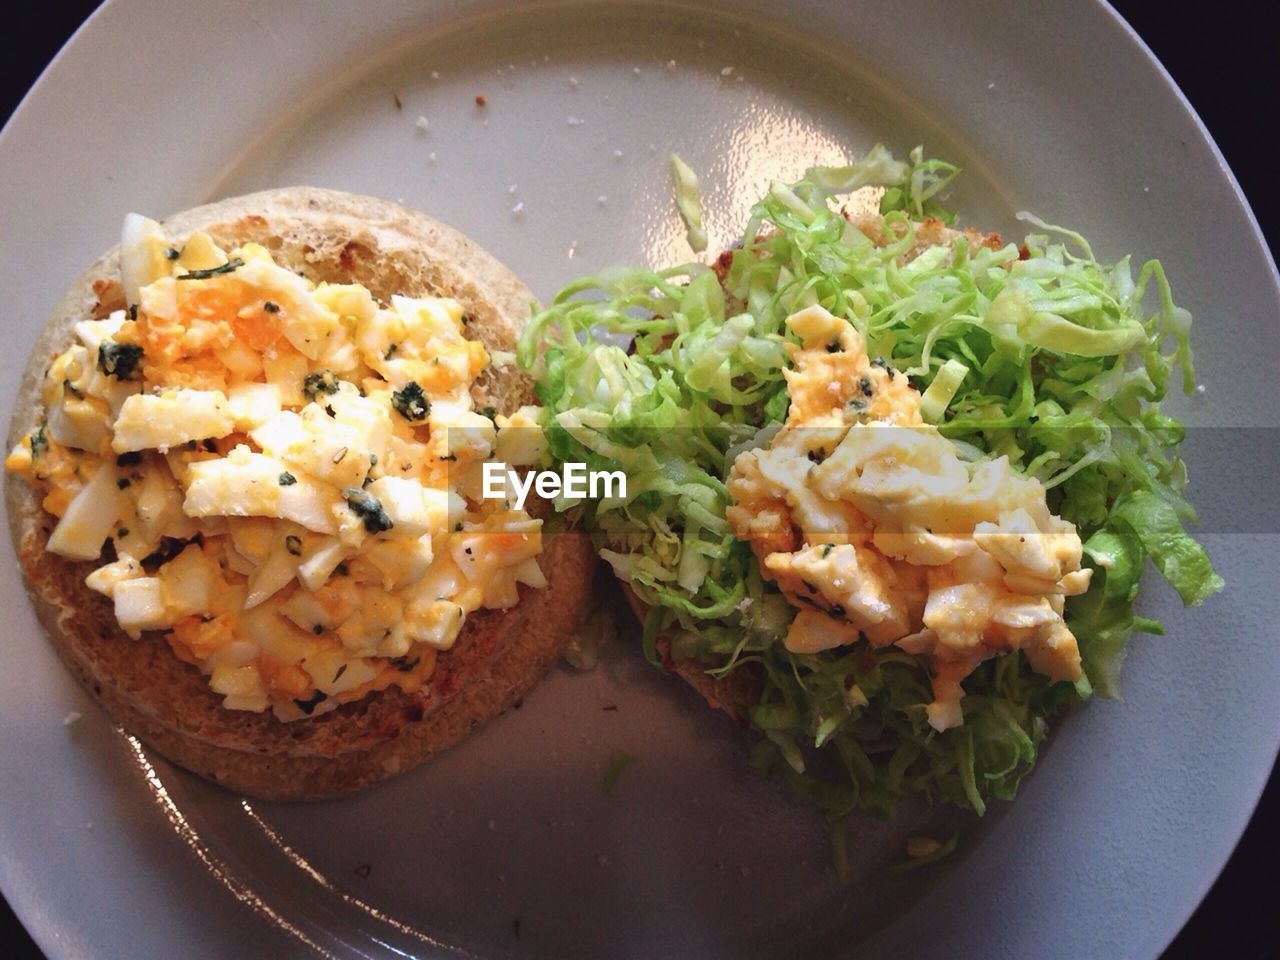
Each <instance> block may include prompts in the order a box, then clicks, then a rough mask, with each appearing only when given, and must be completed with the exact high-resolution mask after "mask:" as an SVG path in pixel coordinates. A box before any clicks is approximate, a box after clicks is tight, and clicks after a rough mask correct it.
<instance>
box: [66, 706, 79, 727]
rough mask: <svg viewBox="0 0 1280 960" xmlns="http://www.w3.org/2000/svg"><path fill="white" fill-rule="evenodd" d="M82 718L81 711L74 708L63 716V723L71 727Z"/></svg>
mask: <svg viewBox="0 0 1280 960" xmlns="http://www.w3.org/2000/svg"><path fill="white" fill-rule="evenodd" d="M80 718H81V713H80V711H78V710H72V711H71V712H70V713H68V714H67V715H66V716H65V717H63V718H62V725H63V726H64V727H70V726H72V725H74V724H75V723H76V722H77V721H78V720H79V719H80Z"/></svg>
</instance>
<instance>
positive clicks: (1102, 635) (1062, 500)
mask: <svg viewBox="0 0 1280 960" xmlns="http://www.w3.org/2000/svg"><path fill="white" fill-rule="evenodd" d="M677 162H678V161H676V160H674V159H673V164H676V163H677ZM678 171H679V167H678V166H677V177H678V178H679V172H678ZM957 173H958V170H957V168H956V167H954V166H953V165H951V164H947V163H944V162H942V161H937V160H929V159H925V158H924V156H923V151H921V150H920V149H919V148H917V149H916V150H914V151H912V153H911V156H910V158H909V161H908V162H899V161H896V160H894V159H893V157H892V155H890V154H889V152H888V151H887V150H885V149H884V148H883V147H880V146H877V147H876V148H874V149H873V150H872V151H871V153H869V154H868V155H867V157H865V158H863V159H862V160H859V161H856V162H854V163H851V164H849V165H848V166H845V167H840V168H820V169H816V170H813V171H810V173H809V174H808V175H807V176H806V177H805V178H804V179H802V180H800V181H799V182H796V183H790V184H787V183H782V182H777V181H776V182H774V183H773V184H771V185H770V187H769V190H768V193H767V194H766V195H765V196H764V197H763V198H762V199H761V200H760V202H759V203H757V204H756V205H755V206H754V207H753V209H752V213H751V217H750V220H749V222H748V223H747V225H746V228H745V230H744V232H743V236H742V241H741V245H740V246H739V247H738V248H736V249H735V250H734V252H733V254H732V258H731V260H730V262H729V264H728V268H727V271H726V272H725V273H724V275H723V278H721V277H720V276H718V275H717V274H716V273H713V272H712V271H711V270H710V269H708V268H707V267H706V266H704V265H702V264H696V263H695V264H686V265H683V266H677V267H672V268H668V269H663V270H652V269H645V268H631V267H628V268H613V269H610V270H607V271H604V272H602V273H600V274H598V275H596V276H593V277H586V278H583V279H581V280H578V281H576V282H575V283H573V284H570V285H569V286H568V287H566V288H565V289H564V290H562V291H561V292H560V293H559V294H558V295H557V296H556V297H555V298H554V299H553V300H552V301H551V302H550V303H549V304H548V305H547V306H546V307H545V309H542V310H540V311H539V312H538V313H537V315H536V316H535V317H534V318H533V320H532V321H531V322H530V324H529V325H528V327H527V328H526V330H525V333H524V336H523V338H522V341H521V343H520V347H519V351H518V359H519V361H520V362H521V363H522V364H524V365H525V366H526V367H529V368H531V369H532V370H533V372H534V374H535V377H536V380H537V388H538V395H539V397H540V399H541V402H542V403H543V404H544V405H545V406H546V407H548V408H549V410H550V412H551V418H550V424H549V427H548V430H547V435H548V442H549V446H550V449H551V452H552V455H553V456H554V457H555V458H556V459H557V460H559V461H582V462H585V463H586V464H587V465H588V467H589V468H591V469H603V470H615V469H621V470H625V471H626V472H627V475H628V486H627V492H628V497H627V499H626V500H625V501H611V502H600V503H583V504H580V505H576V506H575V507H574V509H575V510H577V511H579V512H580V513H581V514H582V516H583V518H584V520H585V521H586V523H587V525H588V528H589V529H591V530H592V531H593V535H594V536H595V537H596V539H597V542H598V544H599V546H600V548H601V550H602V555H603V556H604V557H605V559H607V560H608V561H609V562H610V564H612V566H613V568H614V570H615V572H616V573H617V575H618V576H619V577H620V578H622V579H623V580H625V581H626V582H627V583H629V585H630V586H631V588H632V589H633V590H635V592H636V593H637V594H638V595H639V597H640V598H641V599H642V600H643V601H644V602H645V603H646V604H648V605H649V606H650V608H651V612H650V614H649V617H648V619H647V620H646V622H645V625H644V631H643V640H642V643H643V646H644V649H645V653H646V655H647V656H648V657H649V659H650V660H651V661H653V662H654V663H658V662H659V660H660V658H659V656H658V653H657V649H658V648H657V638H658V637H659V636H666V637H668V638H670V639H671V643H672V656H673V657H674V658H676V659H696V660H698V661H700V662H702V663H703V664H704V665H705V668H706V669H707V671H708V672H710V673H712V674H713V675H716V676H725V675H727V674H730V673H732V672H734V671H748V672H749V673H750V674H751V675H752V677H754V679H755V683H756V687H757V689H758V696H757V697H755V698H754V699H753V700H752V702H750V703H743V704H737V705H735V706H736V707H737V708H738V709H739V711H740V712H741V713H742V715H743V717H744V719H747V720H749V721H750V723H751V724H752V725H753V726H754V727H755V728H756V729H758V730H759V731H761V732H762V733H763V734H764V735H763V736H762V737H761V739H760V740H759V741H758V743H757V745H756V747H755V749H754V752H753V755H752V762H753V764H754V765H755V766H756V767H757V768H758V769H760V770H762V771H765V772H769V773H773V774H775V775H777V776H780V777H783V778H785V779H786V780H787V781H789V782H790V783H791V784H792V785H793V786H794V787H795V788H796V790H798V791H799V792H800V793H802V794H803V795H805V796H807V797H809V798H811V799H812V800H813V801H814V802H816V803H817V804H818V805H820V806H821V807H822V808H823V809H824V810H825V811H826V812H827V814H828V815H829V816H830V818H831V820H832V822H833V823H834V824H842V823H843V822H844V821H845V818H846V817H847V816H848V815H849V814H850V813H852V812H854V811H858V810H861V811H871V812H874V813H877V814H882V815H890V814H892V812H893V810H894V807H895V804H896V803H897V802H898V800H899V799H900V798H902V797H903V796H904V795H907V794H924V795H926V796H928V797H933V798H939V799H942V800H945V801H949V802H952V803H955V804H958V805H960V806H962V807H967V808H970V809H973V810H975V811H977V812H979V813H981V812H982V811H983V810H985V808H986V805H987V803H988V802H989V801H990V800H992V799H993V798H994V799H1008V798H1011V797H1012V796H1013V795H1014V793H1015V792H1016V790H1017V788H1018V784H1019V782H1020V781H1021V779H1022V777H1023V776H1025V775H1026V773H1027V771H1028V770H1029V769H1030V768H1031V766H1032V764H1033V763H1034V761H1035V758H1036V752H1037V748H1038V746H1039V744H1040V742H1041V741H1042V740H1043V739H1044V737H1045V734H1046V730H1047V723H1046V721H1047V720H1048V718H1050V717H1052V716H1053V715H1054V714H1056V713H1057V712H1059V711H1060V710H1061V709H1062V708H1063V707H1065V706H1066V705H1068V704H1070V703H1073V702H1077V701H1079V700H1081V699H1083V698H1086V697H1088V696H1090V695H1091V694H1092V693H1093V692H1098V693H1100V694H1104V695H1108V696H1113V695H1115V694H1116V692H1117V690H1118V675H1119V665H1120V662H1121V660H1122V657H1123V653H1124V648H1125V644H1126V643H1127V641H1128V639H1129V637H1130V635H1131V634H1132V633H1133V632H1135V631H1144V632H1152V633H1155V632H1160V626H1159V624H1157V623H1155V622H1154V621H1150V620H1147V619H1145V618H1142V617H1140V616H1136V615H1135V614H1134V610H1133V607H1134V601H1135V599H1136V596H1137V590H1138V580H1139V576H1140V574H1141V572H1142V570H1143V568H1144V566H1145V564H1146V560H1147V559H1148V558H1150V559H1152V561H1153V562H1154V565H1155V567H1156V568H1157V569H1158V570H1159V571H1160V572H1161V573H1162V574H1163V575H1164V576H1165V577H1166V578H1167V579H1168V580H1169V582H1170V583H1171V584H1173V586H1174V587H1175V588H1176V589H1177V590H1178V592H1179V594H1180V595H1181V596H1182V598H1183V600H1184V601H1185V602H1187V603H1199V602H1201V601H1202V600H1204V599H1205V598H1206V597H1207V596H1208V595H1210V594H1212V593H1213V592H1214V591H1216V590H1218V589H1220V588H1221V586H1222V581H1221V580H1220V579H1219V578H1218V577H1217V576H1216V575H1215V574H1214V573H1213V571H1212V567H1211V565H1210V563H1209V560H1208V557H1207V555H1206V554H1205V553H1204V551H1203V549H1202V548H1201V547H1200V546H1199V545H1198V544H1197V543H1196V542H1195V541H1194V540H1193V539H1192V538H1191V537H1190V536H1189V535H1188V534H1187V533H1186V531H1185V529H1184V524H1185V523H1188V522H1192V521H1194V519H1195V512H1194V510H1193V509H1192V508H1191V506H1190V505H1189V504H1188V503H1187V501H1186V500H1185V498H1184V497H1183V487H1184V485H1185V481H1186V470H1185V467H1184V465H1183V463H1182V460H1181V458H1180V456H1179V454H1178V446H1179V443H1180V441H1181V439H1182V434H1183V428H1182V426H1181V424H1179V423H1178V422H1177V421H1175V420H1173V419H1171V418H1169V417H1167V416H1165V415H1163V414H1161V413H1160V410H1159V402H1160V400H1161V399H1162V398H1163V397H1164V396H1165V394H1166V391H1167V388H1168V383H1169V378H1170V377H1171V376H1172V375H1173V372H1174V370H1175V369H1180V370H1181V373H1182V384H1183V386H1184V388H1186V389H1188V390H1190V389H1191V388H1192V386H1193V385H1194V383H1195V376H1194V370H1193V367H1192V354H1191V348H1190V344H1189V340H1188V335H1189V330H1190V316H1189V315H1188V314H1187V313H1186V312H1185V311H1184V310H1181V309H1180V308H1178V307H1177V306H1175V305H1174V303H1173V299H1172V296H1171V293H1170V290H1169V284H1168V282H1167V280H1166V278H1165V275H1164V271H1163V269H1162V268H1161V266H1160V264H1159V262H1158V261H1154V260H1153V261H1149V262H1147V263H1146V264H1144V265H1143V266H1142V267H1141V268H1140V269H1138V271H1137V276H1136V277H1135V276H1134V270H1133V268H1132V267H1131V265H1130V262H1129V259H1128V258H1125V259H1122V260H1120V261H1119V262H1117V263H1112V264H1107V263H1102V262H1099V261H1098V260H1096V259H1095V257H1094V255H1093V253H1092V251H1091V250H1090V248H1089V246H1088V244H1087V243H1086V242H1085V241H1084V239H1083V238H1081V237H1079V236H1078V235H1076V234H1074V233H1072V232H1070V231H1067V230H1063V229H1061V228H1058V227H1053V226H1050V225H1049V224H1046V223H1043V222H1041V221H1038V220H1035V219H1034V218H1030V217H1027V220H1028V222H1030V223H1031V225H1032V228H1033V230H1034V231H1035V232H1033V233H1031V234H1030V235H1028V236H1027V237H1026V238H1025V240H1024V242H1023V243H1022V244H1020V245H1019V244H1014V243H1004V242H1001V241H999V240H998V239H997V238H994V237H990V238H982V237H980V236H978V235H977V234H972V235H966V234H963V233H959V232H957V231H948V230H946V229H945V228H944V224H949V223H952V222H954V220H955V217H954V216H953V215H952V214H951V213H950V212H949V211H947V210H945V209H944V208H943V207H942V206H941V203H942V200H943V197H942V194H943V192H944V190H945V188H946V187H947V185H948V184H949V183H950V182H951V181H952V180H953V178H954V177H955V176H956V174H957ZM864 187H878V188H883V189H884V194H883V196H882V198H881V203H880V210H881V214H882V219H881V220H879V221H878V222H875V223H868V224H863V225H861V226H862V227H864V228H865V231H866V232H864V229H861V228H860V226H859V225H855V224H853V223H851V222H849V221H848V220H846V218H845V217H844V216H843V215H842V214H841V213H840V212H839V210H838V208H837V205H836V203H835V201H834V199H833V197H832V191H843V190H852V189H860V188H864ZM690 225H691V226H692V223H691V224H690ZM872 236H875V237H877V239H879V240H880V241H881V242H879V243H876V242H873V240H872ZM814 303H820V304H822V305H823V306H824V307H825V308H826V309H828V310H830V311H831V312H832V313H834V314H836V315H838V316H842V317H844V318H845V319H847V320H848V322H849V323H851V324H853V325H854V326H855V327H856V328H857V329H858V330H859V332H860V333H861V334H862V335H863V337H864V338H865V339H866V342H867V344H868V348H869V350H870V352H871V354H872V356H875V357H880V358H883V360H884V361H885V362H887V363H890V364H892V365H893V366H894V367H896V368H898V369H900V370H902V371H903V372H905V373H906V374H907V375H908V376H909V377H910V378H911V379H912V382H913V383H914V384H915V385H916V386H917V387H918V388H919V389H920V390H921V391H922V392H923V395H924V397H925V400H926V403H927V407H928V410H927V415H928V416H929V417H930V419H931V420H933V421H934V422H936V423H937V424H938V427H939V429H940V430H941V431H942V432H943V433H944V434H945V435H946V436H948V437H950V438H952V439H953V440H954V441H955V442H956V443H957V445H958V446H959V447H960V448H961V449H962V450H964V451H967V452H968V455H970V456H972V457H984V456H991V457H994V456H1001V455H1005V456H1008V457H1009V459H1010V461H1011V462H1012V463H1013V464H1014V465H1015V466H1017V467H1018V468H1019V469H1021V470H1022V471H1024V472H1025V473H1027V474H1029V475H1032V476H1035V477H1037V478H1039V479H1040V480H1042V481H1043V482H1044V484H1045V486H1046V488H1047V489H1048V492H1049V497H1050V506H1051V507H1052V508H1053V509H1054V510H1055V512H1058V513H1060V514H1061V515H1062V516H1064V517H1065V518H1066V519H1068V520H1070V521H1072V522H1074V523H1075V524H1077V526H1078V527H1079V528H1080V531H1081V535H1082V537H1083V538H1085V540H1086V544H1085V550H1086V559H1087V562H1088V563H1089V564H1090V565H1091V566H1092V567H1094V569H1095V571H1096V573H1095V576H1094V580H1093V583H1092V586H1091V588H1090V590H1089V591H1088V593H1086V594H1085V595H1083V596H1081V597H1077V598H1073V599H1072V600H1071V601H1070V603H1069V605H1068V608H1067V613H1068V623H1069V624H1070V626H1071V627H1072V629H1073V631H1074V632H1075V634H1076V636H1077V638H1078V640H1079V644H1080V647H1081V653H1082V658H1083V661H1084V667H1085V677H1083V678H1082V679H1081V680H1080V681H1079V682H1077V683H1075V684H1072V683H1051V682H1050V681H1049V680H1048V679H1046V678H1045V677H1043V676H1041V675H1040V674H1037V673H1035V672H1034V671H1032V670H1031V669H1030V667H1029V666H1028V665H1027V663H1026V661H1025V659H1024V658H1023V657H1022V655H1021V654H1020V653H1013V654H1009V655H1005V656H1001V657H997V658H993V659H991V660H988V661H986V662H985V663H983V664H982V665H980V666H979V667H978V669H977V670H975V671H974V672H973V674H971V675H970V676H969V677H968V678H967V679H966V680H965V682H964V689H965V697H964V699H963V701H962V704H963V711H964V723H963V725H961V726H959V727H957V728H954V729H950V730H947V731H945V732H943V733H938V732H937V731H935V730H933V728H932V727H930V725H929V723H928V721H927V718H926V715H925V705H926V704H928V703H929V702H930V701H931V699H932V692H931V682H930V676H929V671H928V670H927V669H926V667H925V665H924V663H923V662H922V661H921V660H920V659H919V658H917V657H915V656H912V655H910V654H907V653H905V652H903V651H901V650H898V649H897V648H895V647H887V648H882V649H872V648H871V647H869V646H868V645H867V644H866V643H865V641H861V640H860V641H859V642H858V643H856V644H854V645H853V646H851V647H844V648H838V649H835V650H829V651H826V652H823V653H821V654H817V655H803V654H792V653H790V652H788V651H787V650H786V649H785V647H784V645H783V643H782V638H783V637H784V635H785V633H786V630H787V626H788V624H789V622H790V620H791V617H792V616H793V614H794V611H793V610H792V608H791V607H790V605H789V604H788V603H787V602H786V600H785V599H784V598H783V597H782V596H781V595H780V594H779V593H778V592H777V591H776V589H775V588H774V587H773V586H772V585H771V584H770V583H769V582H768V581H766V580H765V579H764V578H763V577H762V576H761V573H760V570H759V567H758V565H757V563H756V560H755V558H754V556H753V555H752V553H751V550H750V549H749V548H748V546H747V545H746V544H744V543H742V542H740V541H738V540H737V539H735V537H734V536H733V534H732V532H731V531H730V529H729V526H728V524H727V522H726V520H725V508H726V506H727V503H728V494H727V490H726V487H725V479H726V477H727V475H728V471H729V466H730V464H731V463H732V462H733V459H734V457H735V456H736V455H737V453H739V452H740V451H742V450H744V449H748V448H750V447H753V446H757V445H761V444H765V443H768V441H769V439H770V437H771V436H772V435H773V432H776V430H777V429H778V427H779V424H780V422H781V421H782V420H783V419H784V418H785V416H786V411H787V407H788V402H789V401H788V395H787V390H786V382H785V380H784V377H783V370H784V368H785V366H786V352H785V349H784V344H785V343H786V342H787V339H788V337H789V334H788V332H787V331H786V329H785V327H784V323H783V321H784V319H785V318H786V317H787V316H788V315H789V314H791V313H793V312H795V311H796V310H798V309H800V308H802V307H805V306H808V305H810V304H814ZM620 337H621V338H623V340H624V341H625V340H629V344H628V345H627V346H625V347H624V346H622V345H620V342H619V338H620ZM837 832H839V831H837ZM833 842H834V843H835V844H836V846H837V847H839V845H840V844H841V843H842V842H843V841H842V840H841V839H840V838H838V837H837V839H835V840H834V841H833Z"/></svg>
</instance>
